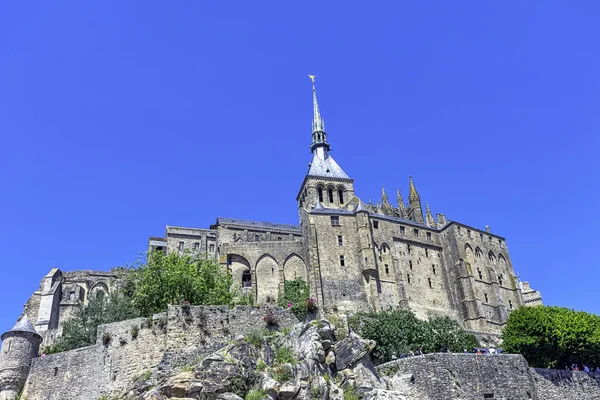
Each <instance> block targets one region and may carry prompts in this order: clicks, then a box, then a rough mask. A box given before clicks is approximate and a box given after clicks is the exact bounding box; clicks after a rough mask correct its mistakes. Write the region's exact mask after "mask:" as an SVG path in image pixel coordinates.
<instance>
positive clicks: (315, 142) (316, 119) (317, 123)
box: [308, 75, 329, 153]
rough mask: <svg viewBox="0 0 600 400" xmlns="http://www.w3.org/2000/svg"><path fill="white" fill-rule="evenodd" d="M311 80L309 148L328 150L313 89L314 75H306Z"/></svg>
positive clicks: (315, 91) (323, 123)
mask: <svg viewBox="0 0 600 400" xmlns="http://www.w3.org/2000/svg"><path fill="white" fill-rule="evenodd" d="M308 77H309V78H310V80H311V81H312V93H313V122H312V145H311V146H310V148H311V150H312V151H313V153H314V151H315V149H317V148H323V149H324V150H325V152H328V151H329V143H327V134H326V133H325V122H324V121H323V118H321V111H320V110H319V103H318V102H317V89H315V76H314V75H308Z"/></svg>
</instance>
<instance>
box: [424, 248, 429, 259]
mask: <svg viewBox="0 0 600 400" xmlns="http://www.w3.org/2000/svg"><path fill="white" fill-rule="evenodd" d="M425 257H429V250H428V249H425Z"/></svg>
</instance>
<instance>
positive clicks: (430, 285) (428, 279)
mask: <svg viewBox="0 0 600 400" xmlns="http://www.w3.org/2000/svg"><path fill="white" fill-rule="evenodd" d="M427 282H428V283H429V287H430V288H432V289H433V285H432V284H431V278H427Z"/></svg>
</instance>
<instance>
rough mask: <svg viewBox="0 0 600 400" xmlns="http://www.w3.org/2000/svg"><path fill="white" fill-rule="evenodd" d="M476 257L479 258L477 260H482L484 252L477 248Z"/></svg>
mask: <svg viewBox="0 0 600 400" xmlns="http://www.w3.org/2000/svg"><path fill="white" fill-rule="evenodd" d="M475 255H476V256H477V258H481V256H482V255H483V251H481V249H480V248H479V247H477V248H475Z"/></svg>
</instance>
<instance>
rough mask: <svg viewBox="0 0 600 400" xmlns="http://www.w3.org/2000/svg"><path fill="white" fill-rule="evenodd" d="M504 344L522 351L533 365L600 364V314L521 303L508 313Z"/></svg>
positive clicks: (562, 366) (516, 351) (510, 349)
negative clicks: (527, 305)
mask: <svg viewBox="0 0 600 400" xmlns="http://www.w3.org/2000/svg"><path fill="white" fill-rule="evenodd" d="M502 348H503V350H504V351H505V352H509V353H520V354H522V355H523V356H524V357H525V359H526V360H527V361H528V362H529V365H531V366H532V367H538V368H559V369H562V368H564V367H565V366H569V365H571V364H572V363H583V364H587V365H600V316H598V315H594V314H589V313H586V312H583V311H574V310H570V309H568V308H561V307H546V306H538V307H521V308H519V309H517V310H515V311H512V312H511V313H510V315H509V317H508V321H507V323H506V327H505V328H504V332H503V343H502Z"/></svg>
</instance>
